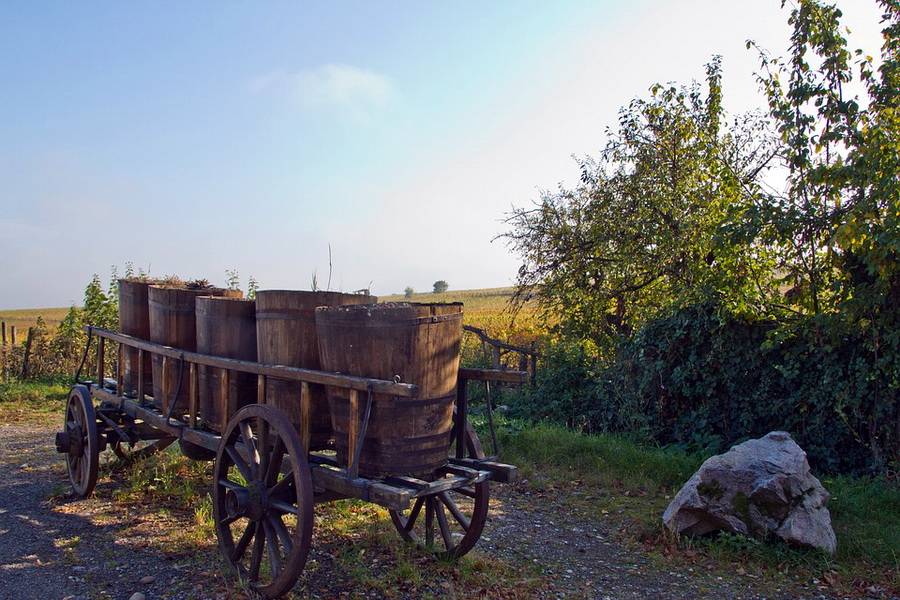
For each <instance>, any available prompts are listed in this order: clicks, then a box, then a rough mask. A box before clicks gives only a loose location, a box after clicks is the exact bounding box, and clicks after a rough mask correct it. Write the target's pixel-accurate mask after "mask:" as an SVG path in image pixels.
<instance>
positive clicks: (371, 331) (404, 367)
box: [316, 303, 462, 476]
mask: <svg viewBox="0 0 900 600" xmlns="http://www.w3.org/2000/svg"><path fill="white" fill-rule="evenodd" d="M316 325H317V330H318V334H319V356H320V359H321V363H322V368H323V369H324V370H326V371H335V372H339V373H344V374H346V375H358V376H362V377H374V378H377V379H387V380H390V379H395V378H396V377H399V379H400V381H402V382H405V383H412V384H415V385H418V386H419V397H418V398H394V397H392V396H384V395H379V394H375V395H374V396H373V404H372V412H371V417H370V419H369V425H368V429H367V431H366V437H365V440H364V441H363V444H362V449H361V454H360V463H359V470H360V473H362V474H365V475H370V476H379V475H388V474H390V475H418V476H423V475H427V474H429V473H432V472H433V471H434V470H435V469H437V468H439V467H441V466H443V465H444V464H446V462H447V454H448V452H449V450H450V433H451V430H452V428H453V404H454V401H455V399H456V378H457V375H458V372H459V346H460V342H461V340H462V304H461V303H452V304H413V303H388V304H375V305H371V306H360V307H337V308H319V309H317V310H316ZM328 402H329V407H330V409H331V422H332V425H333V428H334V441H335V448H336V449H337V453H338V459H339V460H341V461H342V462H344V463H345V464H346V460H347V457H346V452H347V431H348V428H349V427H348V424H349V405H350V401H349V390H346V389H341V388H335V387H332V386H329V387H328ZM365 402H366V395H365V393H362V394H361V397H360V416H362V414H363V411H364V407H365Z"/></svg>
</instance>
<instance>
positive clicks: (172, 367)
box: [147, 285, 241, 416]
mask: <svg viewBox="0 0 900 600" xmlns="http://www.w3.org/2000/svg"><path fill="white" fill-rule="evenodd" d="M224 295H231V296H235V295H236V296H238V297H240V295H241V293H240V292H233V291H229V290H223V289H221V288H187V287H183V286H168V285H151V286H150V290H149V292H148V294H147V298H148V305H149V307H150V341H152V342H156V343H157V344H164V345H166V346H171V347H173V348H178V349H179V350H188V351H190V352H194V351H196V350H197V320H196V317H195V313H194V311H195V301H196V299H197V297H198V296H224ZM166 362H167V365H166V367H165V369H164V368H163V357H162V356H160V355H158V354H154V355H153V360H152V365H153V405H154V406H155V407H156V408H158V409H160V410H162V411H163V412H168V410H169V402H170V401H171V400H172V395H173V394H174V393H175V390H176V388H177V389H178V396H177V399H176V404H177V407H178V409H179V411H180V412H182V413H183V412H186V411H187V409H188V396H189V393H190V376H189V374H190V370H189V368H188V365H187V364H185V365H184V368H183V369H179V363H180V361H179V360H178V359H168V360H167V361H166ZM164 370H165V373H163V371H164ZM179 370H180V371H181V386H180V387H179V385H178V373H179ZM175 414H176V413H173V416H174V415H175Z"/></svg>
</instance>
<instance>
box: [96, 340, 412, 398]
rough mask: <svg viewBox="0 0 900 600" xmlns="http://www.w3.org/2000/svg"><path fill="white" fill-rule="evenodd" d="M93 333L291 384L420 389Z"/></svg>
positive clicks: (399, 392)
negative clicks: (305, 383)
mask: <svg viewBox="0 0 900 600" xmlns="http://www.w3.org/2000/svg"><path fill="white" fill-rule="evenodd" d="M85 331H86V329H85ZM93 332H94V334H95V335H97V336H98V337H99V338H100V339H109V340H113V341H116V342H122V343H124V344H125V345H126V346H130V347H132V348H138V349H143V350H146V351H148V352H153V353H155V354H158V355H160V356H166V357H169V358H180V357H181V356H184V360H186V361H188V362H194V363H197V364H198V365H207V366H210V367H218V368H220V369H231V370H232V371H240V372H242V373H253V374H256V375H266V376H268V377H275V378H277V379H286V380H289V381H307V382H309V383H318V384H322V385H333V386H335V387H341V388H349V389H354V390H359V391H368V390H369V389H370V388H371V390H372V392H373V393H375V394H387V395H390V396H399V397H401V398H415V397H416V396H418V394H419V388H418V386H416V385H413V384H409V383H394V382H393V381H385V380H382V379H371V378H368V377H352V376H350V375H339V374H337V373H327V372H324V371H314V370H312V369H300V368H298V367H286V366H284V365H267V364H263V363H256V362H251V361H246V360H237V359H234V358H224V357H221V356H211V355H209V354H200V353H198V352H184V351H183V350H177V349H175V348H172V347H170V346H163V345H162V344H154V343H153V342H147V341H145V340H141V339H139V338H136V337H132V336H130V335H125V334H123V333H117V332H115V331H109V330H107V329H100V328H94V329H93Z"/></svg>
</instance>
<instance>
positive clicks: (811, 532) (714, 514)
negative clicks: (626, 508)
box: [663, 431, 837, 554]
mask: <svg viewBox="0 0 900 600" xmlns="http://www.w3.org/2000/svg"><path fill="white" fill-rule="evenodd" d="M828 497H829V495H828V492H827V491H826V490H825V488H824V487H822V484H821V483H819V480H818V479H816V478H815V477H813V475H812V473H810V470H809V463H808V462H807V461H806V452H804V451H803V450H802V449H801V448H800V446H798V445H797V444H796V442H794V440H792V439H791V436H790V435H789V434H787V433H785V432H784V431H773V432H771V433H769V434H768V435H766V436H765V437H762V438H759V439H756V440H748V441H746V442H744V443H743V444H738V445H737V446H734V447H733V448H732V449H731V450H729V451H728V452H726V453H725V454H719V455H718V456H713V457H712V458H710V459H708V460H707V461H706V462H704V463H703V465H702V466H701V467H700V469H699V470H698V471H697V472H696V473H694V475H693V477H691V478H690V480H688V482H687V483H686V484H684V487H682V488H681V490H680V491H679V492H678V495H676V496H675V499H674V500H672V502H671V504H669V507H668V508H667V509H666V512H665V513H663V522H664V523H665V525H666V527H667V528H668V529H669V530H670V531H673V532H676V533H679V534H684V535H703V534H706V533H710V532H712V531H716V530H725V531H731V532H733V533H741V534H744V535H752V536H754V537H758V538H765V537H767V536H769V535H770V534H774V535H776V536H778V537H780V538H781V539H783V540H785V541H787V542H790V543H794V544H800V545H803V546H812V547H814V548H819V549H821V550H824V551H826V552H828V553H829V554H834V550H835V547H836V545H837V539H836V538H835V536H834V530H833V529H832V528H831V515H830V514H829V513H828V509H827V508H826V507H825V504H826V502H828Z"/></svg>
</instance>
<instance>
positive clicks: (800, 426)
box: [513, 304, 900, 473]
mask: <svg viewBox="0 0 900 600" xmlns="http://www.w3.org/2000/svg"><path fill="white" fill-rule="evenodd" d="M888 331H889V333H888V334H884V332H882V333H879V332H878V331H877V330H875V328H874V327H872V325H871V323H865V322H856V323H851V322H847V321H845V320H844V317H842V316H840V315H831V316H819V317H809V318H803V319H798V320H797V321H795V322H793V323H792V324H790V325H780V326H777V327H776V325H775V324H774V323H773V322H771V321H765V320H750V319H745V318H739V317H735V316H732V315H723V314H721V313H720V312H719V311H718V310H717V307H716V306H715V305H713V304H702V305H696V306H693V307H689V308H686V309H683V310H680V311H677V312H675V313H673V314H672V315H670V316H669V317H666V318H662V319H658V320H656V321H652V322H650V323H649V324H648V325H647V326H645V327H644V328H643V329H642V330H641V331H639V332H638V333H637V334H636V335H635V337H634V338H633V339H632V340H630V341H628V342H625V343H623V344H622V345H621V346H620V347H619V349H618V353H617V355H616V357H615V359H613V360H612V361H610V362H609V363H601V362H599V361H597V360H595V359H592V358H591V357H590V355H589V354H588V353H587V352H585V351H584V350H580V349H578V348H577V347H576V346H573V345H571V344H565V343H558V344H555V345H554V346H553V347H551V348H550V349H549V350H548V352H547V353H546V354H545V357H544V365H543V366H544V368H543V370H542V372H541V373H540V374H539V376H538V385H537V388H536V389H534V390H531V391H529V392H526V393H525V394H522V395H520V396H518V397H517V398H516V400H515V404H514V409H513V410H514V412H515V414H518V415H520V416H524V417H528V418H531V419H534V420H549V421H554V422H558V423H564V424H566V425H567V426H569V427H574V428H579V429H583V430H587V431H627V432H632V433H636V434H638V435H640V436H643V437H644V438H646V439H651V440H653V441H655V442H657V443H661V444H672V445H677V446H680V447H684V448H688V449H691V450H702V451H705V452H720V451H722V450H724V449H726V448H727V447H729V446H730V445H732V444H735V443H738V442H740V441H743V440H745V439H748V438H750V437H758V436H761V435H764V434H765V433H767V432H769V431H771V430H775V429H782V430H786V431H788V432H790V433H791V435H792V436H794V438H795V439H796V441H797V443H798V444H800V446H801V447H803V448H804V450H806V452H807V453H808V455H809V458H810V462H811V463H812V464H813V465H814V467H815V468H816V469H817V470H820V471H824V472H831V473H840V472H851V473H859V472H884V471H885V470H888V469H890V468H892V467H893V468H896V465H897V464H898V461H900V439H898V432H897V430H896V424H897V423H898V419H900V410H898V402H897V390H898V388H900V336H898V335H897V333H896V328H893V329H891V330H888Z"/></svg>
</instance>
